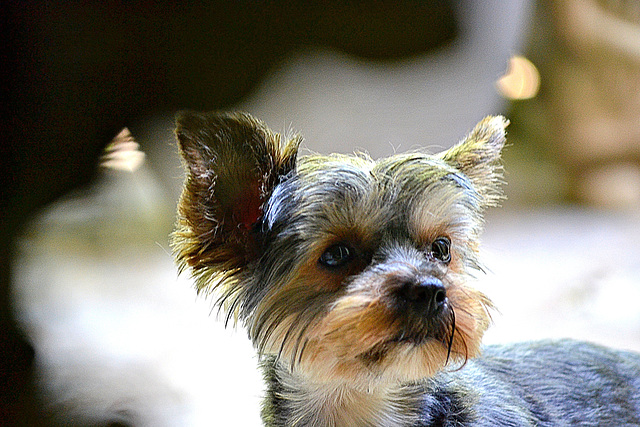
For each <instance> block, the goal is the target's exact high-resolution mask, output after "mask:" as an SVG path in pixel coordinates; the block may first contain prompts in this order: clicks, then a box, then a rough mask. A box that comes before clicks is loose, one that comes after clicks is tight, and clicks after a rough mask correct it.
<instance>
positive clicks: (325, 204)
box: [173, 113, 507, 388]
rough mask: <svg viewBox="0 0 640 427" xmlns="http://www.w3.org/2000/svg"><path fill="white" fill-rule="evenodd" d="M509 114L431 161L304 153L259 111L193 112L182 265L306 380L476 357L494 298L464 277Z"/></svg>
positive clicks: (181, 133) (431, 369)
mask: <svg viewBox="0 0 640 427" xmlns="http://www.w3.org/2000/svg"><path fill="white" fill-rule="evenodd" d="M506 124H507V123H506V121H505V120H504V119H503V118H502V117H489V118H487V119H485V120H483V121H482V122H480V123H479V124H478V126H477V127H476V128H475V129H474V131H473V132H472V133H471V134H470V135H469V136H468V137H467V138H466V139H465V140H464V141H463V142H462V143H460V144H459V145H457V146H456V147H454V148H452V149H450V150H448V151H446V152H444V153H441V154H439V155H436V156H429V155H424V154H419V153H414V154H404V155H397V156H392V157H390V158H387V159H382V160H379V161H373V160H371V159H369V158H367V157H366V156H341V155H332V156H310V157H302V158H300V159H297V154H296V153H297V147H298V145H299V143H300V138H299V137H293V138H291V139H289V140H284V138H282V137H281V136H280V135H278V134H275V133H273V132H271V131H270V130H269V129H268V128H267V127H266V126H265V125H264V124H262V123H261V122H259V121H257V120H255V119H253V118H251V117H250V116H248V115H243V114H215V113H210V114H199V113H183V114H182V115H181V116H179V118H178V126H177V130H176V134H177V137H178V142H179V146H180V150H181V153H182V156H183V159H184V162H185V166H186V171H187V177H186V181H185V188H184V191H183V194H182V197H181V201H180V205H179V209H178V225H177V230H176V232H175V233H174V236H173V247H174V251H175V254H176V257H177V259H178V262H179V264H180V265H181V266H182V267H183V268H185V267H190V268H191V269H192V271H193V274H194V277H195V278H196V283H197V287H198V289H199V290H204V291H205V292H207V293H208V292H216V293H217V294H218V295H219V300H218V304H220V306H221V307H223V309H225V310H227V313H228V316H229V317H238V318H239V319H240V320H241V321H242V322H243V323H244V324H245V325H246V327H247V329H248V331H249V335H250V337H251V339H252V340H253V342H254V345H255V346H256V348H257V349H258V351H259V353H260V354H261V355H273V356H276V357H277V358H278V359H279V360H280V361H281V363H284V364H285V365H286V366H288V367H289V369H291V370H292V371H295V372H298V373H300V374H301V375H303V376H304V377H305V378H307V379H308V380H309V381H312V382H350V383H353V384H357V385H359V387H362V388H368V387H370V386H372V385H373V384H389V383H397V382H402V381H414V380H418V379H421V378H426V377H429V376H432V375H433V374H435V373H436V372H437V371H439V370H441V369H442V368H443V367H444V366H445V365H446V364H447V363H448V361H449V360H455V361H464V360H466V358H468V357H473V356H475V355H476V354H477V353H478V351H479V346H480V341H481V338H482V335H483V333H484V331H485V330H486V328H487V326H488V324H489V315H488V310H489V308H490V307H491V304H490V302H489V300H488V299H487V298H486V297H485V296H484V295H482V294H481V293H479V292H478V291H476V290H473V289H472V288H470V287H469V286H468V285H467V283H466V282H467V278H468V276H469V274H470V273H471V272H472V271H473V270H474V269H479V268H480V267H479V265H480V264H479V261H478V259H477V249H478V237H479V234H480V231H481V228H482V213H483V211H484V209H485V208H486V207H488V206H492V205H494V204H496V203H497V202H498V200H499V199H500V197H501V193H500V189H499V185H500V181H501V170H500V166H499V163H498V161H499V153H500V149H501V148H502V146H503V144H504V128H505V126H506ZM442 242H448V243H447V245H446V248H445V249H444V250H446V254H442V253H441V251H442V250H443V249H441V246H438V244H442ZM336 257H338V259H337V261H336ZM426 288H428V289H429V292H431V290H432V289H437V291H435V292H436V295H437V298H438V301H437V305H433V304H435V303H433V304H431V303H430V305H428V306H429V307H432V308H429V310H426V309H425V310H423V305H422V304H423V301H422V299H423V298H429V297H423V293H422V290H423V289H426ZM414 289H418V291H417V292H420V293H419V294H415V293H414ZM426 306H427V305H425V307H426Z"/></svg>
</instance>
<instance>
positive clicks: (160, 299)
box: [0, 0, 640, 426]
mask: <svg viewBox="0 0 640 427" xmlns="http://www.w3.org/2000/svg"><path fill="white" fill-rule="evenodd" d="M0 7H1V10H2V15H3V23H2V31H3V36H4V37H3V40H5V41H6V42H5V43H3V46H2V48H0V49H2V58H3V67H2V74H3V76H2V77H3V79H2V80H3V86H2V87H3V99H4V102H3V105H2V108H3V117H2V130H3V135H4V140H3V142H2V144H0V156H1V157H0V159H1V160H0V178H1V182H2V186H1V187H0V195H1V199H0V215H1V216H0V238H1V239H2V241H1V242H0V255H1V256H2V259H1V260H0V269H1V270H0V273H1V276H0V279H1V282H0V284H1V287H0V322H1V325H0V328H1V329H0V399H1V400H0V417H1V418H0V420H1V421H2V422H3V423H5V424H6V425H56V424H58V425H117V426H125V425H126V426H147V425H148V426H164V425H166V426H176V425H185V426H199V425H242V426H244V425H247V426H253V425H259V424H260V422H259V402H260V396H261V393H262V382H261V378H260V373H259V372H258V370H257V368H256V366H257V359H256V357H255V356H254V352H253V349H252V348H251V345H250V343H249V342H248V340H247V339H246V333H245V332H244V331H243V330H242V328H241V327H237V328H235V329H233V328H229V329H226V330H225V329H224V327H223V325H222V322H220V321H218V320H217V316H216V314H217V313H216V311H215V310H213V309H212V306H211V301H207V300H205V299H203V298H198V297H196V294H195V291H194V290H193V288H192V285H191V283H190V279H189V277H188V275H187V274H183V275H181V276H179V275H178V273H177V271H176V268H175V266H174V264H173V260H172V257H171V254H170V248H169V246H168V234H169V233H170V232H171V229H172V226H173V221H174V216H175V206H176V201H177V197H178V195H179V192H180V188H181V184H182V176H183V175H182V168H181V165H180V160H179V158H178V154H177V149H176V147H175V144H174V139H173V135H172V127H173V124H172V123H173V115H174V114H175V112H176V111H177V110H180V109H197V110H236V109H240V110H245V111H248V112H250V113H252V114H254V115H256V116H257V117H259V118H261V119H263V120H264V121H266V122H267V124H268V125H269V126H270V127H271V128H272V129H274V130H276V131H281V132H285V133H286V132H288V131H289V130H294V131H298V132H300V133H302V134H303V135H304V137H305V142H304V150H303V152H308V151H315V152H320V153H329V152H342V153H350V152H353V151H355V150H358V151H365V152H368V153H369V154H370V155H371V156H372V157H374V158H375V157H380V156H386V155H390V154H393V153H394V152H404V151H407V150H414V149H418V148H420V149H423V150H427V151H429V152H436V151H439V150H442V149H444V148H447V147H450V146H452V145H453V144H455V143H456V142H458V141H459V140H460V139H461V138H462V137H463V136H464V135H465V134H466V133H467V132H469V131H470V130H471V129H472V127H473V126H474V124H475V123H476V122H478V121H479V120H480V119H482V118H483V117H484V116H486V115H488V114H504V115H506V116H507V117H508V118H509V119H510V121H511V125H510V126H509V128H508V132H509V133H508V140H509V147H508V148H507V149H506V152H505V169H506V178H507V181H508V185H507V187H506V193H507V195H508V200H507V201H506V202H505V203H504V206H503V207H502V208H501V209H496V210H493V211H490V212H488V215H487V230H486V233H485V236H484V240H483V244H484V258H483V259H484V263H485V265H486V267H487V271H488V273H487V274H486V275H485V276H483V277H479V278H478V283H477V284H476V285H477V286H478V287H479V288H480V289H482V290H483V291H484V292H485V293H487V294H488V295H489V296H490V297H491V298H492V299H493V301H494V302H495V304H496V306H497V308H498V312H496V313H494V316H493V320H494V325H493V327H492V328H491V329H490V331H489V332H488V333H487V335H486V340H485V341H486V342H487V343H496V342H508V341H521V340H527V339H538V338H545V337H574V338H579V339H585V340H589V341H594V342H598V343H602V344H606V345H611V346H615V347H619V348H626V349H633V350H637V351H640V309H639V307H640V3H638V2H636V1H635V0H626V1H625V0H551V1H535V0H509V1H504V0H500V1H498V0H487V1H482V2H478V1H473V0H461V1H446V0H423V1H405V2H395V1H393V2H392V1H384V0H379V1H373V0H371V1H366V0H365V1H361V2H338V1H335V2H334V1H329V2H326V1H295V0H294V1H280V0H276V1H271V2H255V1H247V0H232V1H210V2H205V3H202V4H195V3H190V4H188V5H176V4H174V3H173V2H154V3H151V2H129V3H122V2H111V1H102V2H82V3H81V4H76V3H66V2H65V3H62V2H60V3H56V2H47V3H45V4H41V3H40V2H14V1H7V2H3V3H2V5H1V6H0Z"/></svg>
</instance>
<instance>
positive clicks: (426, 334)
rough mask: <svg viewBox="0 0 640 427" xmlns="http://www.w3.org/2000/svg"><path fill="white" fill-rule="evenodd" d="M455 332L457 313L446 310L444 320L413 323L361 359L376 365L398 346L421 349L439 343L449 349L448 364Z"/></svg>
mask: <svg viewBox="0 0 640 427" xmlns="http://www.w3.org/2000/svg"><path fill="white" fill-rule="evenodd" d="M455 331H456V326H455V313H454V312H453V310H445V312H444V313H443V317H442V318H440V317H439V318H437V319H432V320H431V321H428V322H417V323H412V324H411V325H407V326H405V327H403V328H401V330H400V331H399V332H398V333H397V334H396V335H394V336H393V337H391V338H390V339H388V340H385V341H383V342H380V343H378V344H376V345H375V346H374V347H373V348H371V349H370V350H368V351H366V352H364V353H362V354H361V355H360V359H361V360H363V361H364V362H365V363H366V364H375V363H377V362H379V361H381V360H382V359H384V357H385V356H386V354H387V353H388V352H389V351H391V350H392V349H394V348H395V347H397V346H412V347H420V346H423V345H425V344H427V343H433V342H438V343H440V344H442V345H443V346H444V347H445V348H446V349H447V358H446V362H445V364H446V363H447V362H448V361H449V358H450V356H451V349H452V347H453V338H454V334H455Z"/></svg>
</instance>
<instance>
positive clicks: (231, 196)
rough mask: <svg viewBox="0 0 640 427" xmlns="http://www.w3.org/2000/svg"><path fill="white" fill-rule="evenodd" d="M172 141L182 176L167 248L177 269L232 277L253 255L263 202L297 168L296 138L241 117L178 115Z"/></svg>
mask: <svg viewBox="0 0 640 427" xmlns="http://www.w3.org/2000/svg"><path fill="white" fill-rule="evenodd" d="M175 133H176V137H177V140H178V147H179V149H180V154H181V155H182V159H183V164H184V166H185V170H186V178H185V184H184V188H183V191H182V195H181V198H180V202H179V205H178V223H177V227H176V231H175V232H174V233H173V241H172V245H173V248H174V251H175V253H176V257H177V259H178V262H179V264H180V266H181V267H182V268H184V267H186V266H187V265H188V266H191V267H193V268H194V270H197V269H199V268H205V267H214V269H218V270H225V271H231V270H236V269H239V268H242V267H244V266H245V265H246V264H247V263H248V262H249V261H250V260H251V259H252V258H253V257H254V256H255V254H256V245H257V236H256V233H255V232H254V230H253V228H254V226H255V225H256V224H257V223H258V222H259V220H260V218H261V216H262V214H263V208H264V204H265V202H266V201H267V200H268V199H269V197H270V195H271V192H272V191H273V188H274V187H275V185H276V184H277V183H278V181H279V179H280V177H282V176H283V175H286V174H287V173H289V172H290V171H291V170H293V169H294V168H295V162H296V156H297V151H298V146H299V144H300V142H301V138H300V137H298V136H295V137H293V138H291V139H289V140H287V141H282V139H281V136H280V135H279V134H277V133H274V132H272V131H271V130H270V129H268V128H267V126H266V125H265V124H264V123H262V122H260V121H258V120H256V119H254V118H253V117H251V116H250V115H248V114H244V113H230V114H224V113H195V112H182V113H179V114H178V116H177V119H176V131H175Z"/></svg>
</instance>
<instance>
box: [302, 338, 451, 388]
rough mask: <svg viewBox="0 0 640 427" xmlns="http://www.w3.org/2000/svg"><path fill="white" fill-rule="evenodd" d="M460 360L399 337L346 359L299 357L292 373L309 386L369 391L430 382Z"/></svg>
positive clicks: (431, 343)
mask: <svg viewBox="0 0 640 427" xmlns="http://www.w3.org/2000/svg"><path fill="white" fill-rule="evenodd" d="M321 347H322V346H320V347H319V348H321ZM461 359H463V358H462V357H460V356H459V355H457V354H454V353H450V352H449V348H448V345H447V344H445V343H442V342H440V341H437V340H434V339H430V338H424V337H402V338H394V339H390V340H388V341H386V342H383V343H380V344H379V345H377V346H375V347H374V348H370V349H368V350H366V351H364V352H362V353H359V354H357V355H355V357H350V358H341V357H336V356H335V354H331V352H330V351H328V350H327V349H326V348H325V349H323V350H322V351H320V352H317V353H316V354H315V355H314V357H306V356H305V357H303V358H302V360H300V362H299V363H298V364H296V365H295V366H294V367H293V371H294V372H298V373H300V374H301V375H303V376H304V377H305V378H306V379H307V380H308V381H310V382H312V383H334V384H341V383H342V384H349V385H350V386H352V387H354V388H361V389H363V390H370V389H374V388H377V387H387V386H392V385H394V384H400V383H406V382H414V381H420V380H424V379H426V378H430V377H432V376H433V375H435V374H436V373H437V372H439V371H441V370H443V369H444V368H445V367H446V366H447V365H448V364H452V362H454V361H459V360H461Z"/></svg>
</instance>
